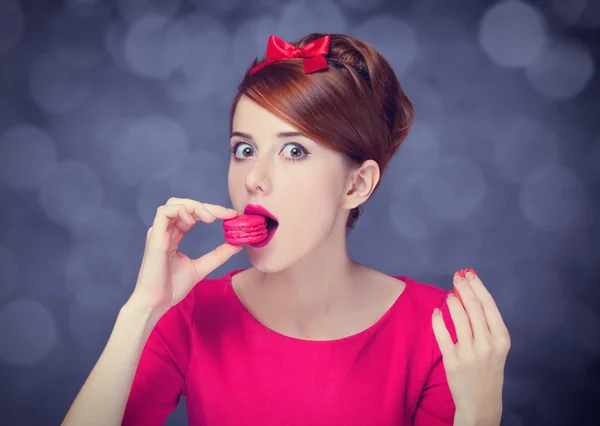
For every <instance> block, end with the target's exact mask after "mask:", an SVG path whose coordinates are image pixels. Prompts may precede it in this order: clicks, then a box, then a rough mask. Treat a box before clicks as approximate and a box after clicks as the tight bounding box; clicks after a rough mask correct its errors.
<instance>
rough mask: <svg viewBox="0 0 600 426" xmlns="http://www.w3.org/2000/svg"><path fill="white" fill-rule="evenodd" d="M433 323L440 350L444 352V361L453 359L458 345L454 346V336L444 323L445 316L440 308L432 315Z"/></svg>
mask: <svg viewBox="0 0 600 426" xmlns="http://www.w3.org/2000/svg"><path fill="white" fill-rule="evenodd" d="M431 325H432V327H433V334H434V335H435V340H437V343H438V345H439V347H440V351H441V352H442V356H443V357H444V361H446V360H448V359H450V360H451V359H452V358H453V357H456V354H455V352H456V346H454V342H453V341H452V336H450V332H449V331H448V328H447V327H446V324H445V323H444V318H443V317H442V313H441V311H440V310H439V309H437V308H436V309H435V310H434V311H433V315H432V317H431Z"/></svg>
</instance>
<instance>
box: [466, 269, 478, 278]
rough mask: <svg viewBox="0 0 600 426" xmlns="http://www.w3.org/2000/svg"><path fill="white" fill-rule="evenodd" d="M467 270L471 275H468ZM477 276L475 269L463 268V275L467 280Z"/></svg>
mask: <svg viewBox="0 0 600 426" xmlns="http://www.w3.org/2000/svg"><path fill="white" fill-rule="evenodd" d="M469 272H470V273H471V274H472V275H469ZM476 276H477V272H475V269H465V277H466V278H467V279H469V280H471V279H473V278H475V277H476Z"/></svg>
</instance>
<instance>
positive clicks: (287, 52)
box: [250, 35, 331, 75]
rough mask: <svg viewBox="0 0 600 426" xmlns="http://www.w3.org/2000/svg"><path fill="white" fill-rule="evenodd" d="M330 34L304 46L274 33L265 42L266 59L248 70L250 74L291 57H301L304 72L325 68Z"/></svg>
mask: <svg viewBox="0 0 600 426" xmlns="http://www.w3.org/2000/svg"><path fill="white" fill-rule="evenodd" d="M330 41H331V36H330V35H326V36H323V37H321V38H318V39H316V40H315V41H313V42H312V43H309V44H307V45H306V46H304V47H295V46H293V45H291V44H289V43H287V42H285V41H283V40H282V39H280V38H279V37H276V36H274V35H272V36H270V37H269V42H268V43H267V54H266V55H265V56H266V57H267V60H266V61H264V62H262V63H260V64H258V65H256V66H255V67H254V68H252V70H251V71H250V75H252V74H254V73H255V72H256V71H259V70H261V69H263V68H264V67H266V66H267V65H269V64H272V63H273V62H277V61H281V60H285V59H292V58H302V64H303V65H304V74H310V73H313V72H315V71H318V70H322V69H327V60H326V59H325V55H326V54H327V53H329V42H330Z"/></svg>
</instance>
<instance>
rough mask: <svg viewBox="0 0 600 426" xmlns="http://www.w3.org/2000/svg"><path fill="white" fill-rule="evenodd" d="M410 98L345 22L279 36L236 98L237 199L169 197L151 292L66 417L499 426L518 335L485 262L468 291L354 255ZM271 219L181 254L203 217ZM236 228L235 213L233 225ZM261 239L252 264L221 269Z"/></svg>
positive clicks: (152, 234) (150, 270)
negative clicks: (352, 244)
mask: <svg viewBox="0 0 600 426" xmlns="http://www.w3.org/2000/svg"><path fill="white" fill-rule="evenodd" d="M411 122H412V105H411V103H410V101H409V100H408V98H407V97H406V95H405V94H404V92H403V91H402V89H401V87H400V85H399V83H398V80H397V78H396V76H395V74H394V72H393V70H392V68H391V67H390V65H389V64H388V63H387V62H386V60H385V59H384V58H383V57H382V56H381V55H380V54H379V53H378V52H377V51H376V50H374V49H373V48H372V47H370V46H369V45H367V44H365V43H363V42H361V41H359V40H357V39H355V38H352V37H349V36H345V35H340V34H328V35H324V34H310V35H308V36H306V37H304V38H303V39H301V40H299V41H297V42H295V43H293V44H288V43H286V42H284V41H283V40H281V39H278V38H276V37H274V36H271V38H270V39H269V44H268V47H267V54H266V58H263V60H262V61H260V62H259V61H257V60H255V61H254V62H253V63H252V64H251V66H250V67H249V69H248V71H247V72H246V75H245V76H244V79H243V81H242V83H241V84H240V86H239V93H238V96H237V97H236V98H235V100H234V102H233V105H232V109H231V128H230V130H231V140H230V148H231V162H230V166H229V178H228V180H229V193H230V197H231V201H232V204H233V207H234V210H228V209H226V208H225V207H223V206H217V205H211V204H206V203H201V202H199V201H196V200H190V199H176V198H171V199H169V200H168V201H167V203H166V204H165V205H164V206H161V207H159V208H158V210H157V212H156V217H155V219H154V223H153V226H152V227H151V228H150V229H149V230H148V235H147V241H146V247H145V253H144V258H143V261H142V265H141V268H140V273H139V276H138V281H137V283H136V286H135V289H134V291H133V293H132V295H131V297H130V299H129V300H128V302H127V303H126V304H125V305H124V306H123V307H122V309H121V311H120V313H119V315H118V318H117V321H116V324H115V327H114V330H113V332H112V334H111V336H110V339H109V341H108V343H107V345H106V348H105V350H104V352H103V353H102V355H101V357H100V359H99V360H98V362H97V364H96V366H95V367H94V369H93V370H92V372H91V374H90V376H89V378H88V379H87V381H86V383H85V384H84V386H83V388H82V389H81V391H80V392H79V395H78V396H77V398H76V399H75V401H74V403H73V405H72V407H71V409H70V410H69V412H68V413H67V416H66V418H65V420H64V422H63V425H92V424H98V425H102V426H109V425H119V424H125V425H140V426H141V425H144V426H149V425H161V424H163V422H164V420H165V419H166V417H167V416H168V414H169V413H170V412H171V411H173V410H174V409H175V408H176V406H177V404H178V402H179V399H180V396H181V395H185V397H186V404H187V410H188V418H189V424H190V425H218V426H227V425H309V424H310V425H312V426H316V425H344V426H349V425H357V426H358V425H360V426H367V425H374V426H375V425H377V426H385V425H417V426H435V425H452V424H454V425H462V426H470V425H478V426H479V425H499V424H500V417H501V413H502V386H503V375H504V364H505V360H506V355H507V353H508V349H509V347H510V338H509V334H508V331H507V329H506V327H505V325H504V322H503V321H502V318H501V316H500V314H499V312H498V309H497V308H496V305H495V303H494V300H493V298H492V297H491V296H490V294H489V292H487V290H486V289H485V287H484V286H483V284H482V282H481V281H480V280H479V278H478V277H477V276H476V274H474V271H473V270H469V272H468V273H467V274H466V275H465V274H464V271H461V273H457V274H455V277H454V284H455V287H454V288H455V292H456V293H457V295H459V297H460V299H459V298H457V297H455V296H454V294H453V292H448V291H445V290H442V289H440V288H437V287H434V286H432V285H428V284H424V283H418V282H416V281H414V280H412V279H410V278H408V277H406V276H389V275H386V274H385V273H383V272H380V271H376V270H374V269H371V268H369V267H367V266H365V265H362V264H359V263H357V262H355V261H353V260H352V259H350V257H349V256H348V252H347V250H346V237H347V234H348V232H349V231H350V230H351V229H352V227H353V226H354V224H355V222H356V220H357V218H358V216H359V213H360V212H359V208H360V206H361V205H362V204H363V203H364V202H365V201H367V199H368V198H369V197H370V196H371V195H372V194H373V192H374V191H375V190H376V189H377V187H378V185H379V183H380V178H381V175H382V174H383V173H384V171H385V169H386V166H387V165H388V163H389V161H390V159H391V158H392V156H393V155H394V154H395V152H396V151H397V149H398V147H399V146H400V144H401V143H402V141H403V140H404V139H405V137H406V135H407V133H408V130H409V127H410V124H411ZM245 212H246V213H247V212H255V213H256V212H259V213H262V214H265V215H268V216H271V217H272V218H273V219H275V220H276V221H270V224H271V225H272V226H270V227H269V231H270V235H269V238H270V239H269V242H268V244H266V245H263V246H262V247H260V246H259V245H246V246H234V245H230V244H228V243H225V244H222V245H221V246H219V247H217V248H216V249H215V250H214V251H212V252H210V253H208V254H206V255H205V256H203V257H201V258H199V259H196V260H192V259H189V258H188V257H186V256H185V255H184V254H182V253H180V252H179V251H178V245H179V243H180V241H181V239H182V238H183V236H184V234H185V233H186V232H187V231H188V230H189V229H190V228H191V227H192V226H194V224H195V223H196V222H198V221H202V222H205V223H213V222H215V221H216V220H217V219H220V220H224V219H230V218H234V217H236V216H237V215H238V214H242V213H245ZM219 223H220V222H219ZM242 247H245V248H246V250H247V253H248V256H249V258H250V262H251V263H252V267H251V268H248V269H242V270H234V271H231V272H229V273H227V274H226V275H224V276H222V277H220V278H213V279H207V278H206V276H207V275H208V274H209V273H210V272H211V271H213V270H215V269H216V268H217V267H219V266H220V265H222V264H223V263H224V262H226V261H227V260H228V259H229V258H230V257H231V256H232V255H234V254H236V253H239V252H240V251H241V250H242Z"/></svg>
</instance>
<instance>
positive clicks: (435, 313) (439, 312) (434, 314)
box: [433, 308, 442, 317]
mask: <svg viewBox="0 0 600 426" xmlns="http://www.w3.org/2000/svg"><path fill="white" fill-rule="evenodd" d="M441 313H442V311H440V310H439V309H438V308H435V309H434V310H433V316H434V317H436V316H439V315H440V314H441Z"/></svg>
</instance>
